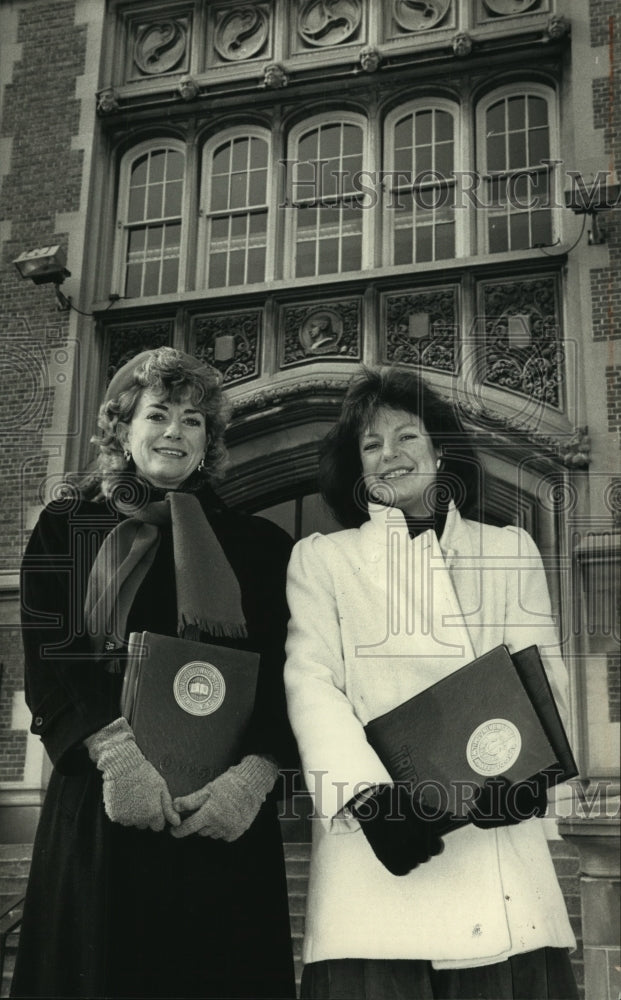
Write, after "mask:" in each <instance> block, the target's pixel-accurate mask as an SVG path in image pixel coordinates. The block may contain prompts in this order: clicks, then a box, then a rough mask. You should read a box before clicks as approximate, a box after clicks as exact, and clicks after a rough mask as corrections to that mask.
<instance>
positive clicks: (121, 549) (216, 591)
mask: <svg viewBox="0 0 621 1000" xmlns="http://www.w3.org/2000/svg"><path fill="white" fill-rule="evenodd" d="M166 524H172V537H173V551H174V561H175V579H176V586H177V630H178V633H179V635H180V636H182V637H184V638H188V639H189V638H192V639H195V638H198V634H199V633H200V632H201V631H202V632H208V633H209V635H211V636H213V637H214V638H222V637H228V638H242V637H245V636H246V635H247V632H246V623H245V621H244V616H243V612H242V606H241V593H240V589H239V584H238V582H237V577H236V576H235V574H234V573H233V570H232V569H231V566H230V565H229V562H228V560H227V558H226V556H225V554H224V552H223V551H222V547H221V545H220V543H219V541H218V539H217V538H216V536H215V533H214V531H213V528H212V527H211V525H210V524H209V521H208V520H207V518H206V517H205V514H204V513H203V509H202V507H201V505H200V503H199V501H198V499H197V497H196V496H193V495H192V494H191V493H176V492H170V493H167V494H166V495H165V497H164V499H163V500H160V501H155V502H152V503H149V504H147V505H146V506H145V507H142V508H140V509H138V510H135V511H132V513H131V517H129V518H127V520H125V521H122V522H121V523H120V524H118V525H117V526H116V528H115V529H114V530H113V531H111V532H110V534H109V535H108V536H107V537H106V539H105V540H104V543H103V545H102V546H101V548H100V549H99V551H98V553H97V556H96V557H95V562H94V563H93V567H92V569H91V572H90V576H89V580H88V587H87V592H86V601H85V614H86V624H87V628H88V632H89V635H90V638H91V645H92V649H93V652H94V653H95V655H96V656H100V657H102V658H106V659H108V658H110V657H112V656H114V654H115V653H118V652H120V651H121V650H124V649H125V629H126V626H127V618H128V615H129V612H130V609H131V606H132V604H133V602H134V599H135V597H136V594H137V592H138V589H139V587H140V585H141V583H142V582H143V580H144V578H145V576H146V575H147V573H148V571H149V569H150V568H151V566H152V565H153V561H154V559H155V555H156V552H157V549H158V546H159V543H160V526H162V525H166ZM112 669H118V667H113V668H112Z"/></svg>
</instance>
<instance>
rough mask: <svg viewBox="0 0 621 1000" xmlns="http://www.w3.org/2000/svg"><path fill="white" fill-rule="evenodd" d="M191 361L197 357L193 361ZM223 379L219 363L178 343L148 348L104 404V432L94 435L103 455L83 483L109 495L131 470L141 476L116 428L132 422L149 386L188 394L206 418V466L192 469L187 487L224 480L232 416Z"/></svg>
mask: <svg viewBox="0 0 621 1000" xmlns="http://www.w3.org/2000/svg"><path fill="white" fill-rule="evenodd" d="M190 360H191V361H192V362H194V363H193V364H192V365H191V364H190V363H189V361H190ZM221 382H222V379H221V376H220V373H219V372H218V371H216V369H215V368H212V367H211V366H210V365H208V364H206V363H204V364H203V363H200V362H199V361H198V359H195V358H192V359H190V358H189V356H188V355H187V354H184V353H183V352H181V351H177V350H175V348H173V347H160V348H157V349H156V350H154V351H150V352H148V353H145V358H144V361H142V362H140V363H139V364H138V365H137V366H136V367H135V369H134V370H133V371H131V372H130V375H129V384H128V385H127V386H126V387H125V386H124V388H123V389H122V390H121V391H120V392H118V393H115V395H113V396H110V395H106V398H105V399H104V402H103V403H102V404H101V406H100V408H99V415H98V418H97V426H98V427H99V428H100V430H101V434H96V435H94V436H93V437H92V438H91V444H94V445H95V447H96V448H97V449H98V455H97V458H96V462H95V469H94V471H93V473H92V474H91V476H90V477H89V481H88V483H86V484H84V485H90V486H92V487H99V490H100V492H101V494H103V495H104V496H110V495H111V493H112V492H113V491H114V489H115V487H116V486H117V485H120V484H121V482H125V483H126V482H127V476H128V474H132V475H134V476H137V475H138V474H137V472H136V470H135V468H134V466H133V462H132V461H131V460H130V463H129V465H128V463H127V461H126V459H125V457H124V449H123V445H122V444H121V442H120V440H119V437H118V434H117V428H118V425H119V423H123V424H126V423H130V422H131V420H132V417H133V415H134V413H135V410H136V405H137V403H138V400H139V399H140V396H141V395H142V393H143V392H144V390H145V389H149V390H150V391H151V392H153V393H155V394H156V395H158V396H161V397H162V398H163V399H167V400H170V401H171V402H173V403H176V402H180V401H181V400H185V399H186V398H187V396H188V394H189V399H190V400H191V403H192V406H194V407H196V409H197V410H199V411H200V413H202V414H203V415H204V417H205V425H206V429H207V449H206V453H205V458H204V461H203V468H202V469H201V470H200V471H199V470H198V469H197V470H196V471H195V472H193V473H192V475H191V476H190V478H189V480H187V481H186V484H185V487H186V488H189V489H198V488H200V486H202V485H203V483H205V482H206V481H208V482H209V481H214V480H216V479H219V478H220V477H221V475H222V472H223V469H224V467H225V465H226V462H227V452H226V447H225V444H224V433H225V430H226V425H227V422H228V417H229V407H228V404H227V401H226V399H225V396H224V392H223V389H222V385H221ZM113 384H114V383H111V387H112V386H113Z"/></svg>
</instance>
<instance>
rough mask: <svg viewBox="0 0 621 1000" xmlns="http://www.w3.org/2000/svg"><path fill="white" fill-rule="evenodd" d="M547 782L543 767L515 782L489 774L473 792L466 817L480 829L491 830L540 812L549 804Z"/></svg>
mask: <svg viewBox="0 0 621 1000" xmlns="http://www.w3.org/2000/svg"><path fill="white" fill-rule="evenodd" d="M549 783H550V782H549V779H548V776H547V775H546V772H545V771H542V772H541V774H540V775H537V777H536V778H531V779H530V780H529V781H519V782H517V783H516V784H514V785H512V784H511V782H510V781H509V780H508V778H504V777H499V778H489V779H488V780H487V781H486V782H484V784H483V785H482V787H481V788H480V789H479V790H478V792H477V793H476V794H475V796H474V800H473V804H472V806H471V808H470V811H469V813H468V818H469V819H470V821H471V822H472V823H473V824H474V825H475V826H478V827H479V829H481V830H491V829H492V828H493V827H495V826H515V825H516V823H521V822H522V820H524V819H532V817H533V816H543V815H544V814H545V811H546V809H547V807H548V796H547V790H548V786H549Z"/></svg>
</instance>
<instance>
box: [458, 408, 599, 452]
mask: <svg viewBox="0 0 621 1000" xmlns="http://www.w3.org/2000/svg"><path fill="white" fill-rule="evenodd" d="M459 409H460V410H461V411H462V412H463V414H464V415H465V416H468V417H469V418H470V420H471V422H472V423H473V424H474V425H475V426H477V427H480V428H484V429H485V430H488V431H493V432H494V433H500V434H502V435H505V436H506V437H507V439H509V440H510V441H511V442H512V443H513V441H514V440H515V439H516V438H517V440H518V441H522V442H523V443H524V445H532V446H533V447H534V448H535V449H536V450H537V452H539V453H540V454H541V455H547V456H548V457H551V458H554V459H556V460H557V461H559V462H560V463H561V464H562V465H564V466H566V467H567V468H570V469H576V468H586V466H588V465H589V463H590V461H591V454H590V450H591V445H590V440H589V438H588V435H587V434H586V428H585V427H577V428H574V429H573V430H572V431H571V432H570V433H569V434H568V435H567V436H566V435H563V434H560V435H559V436H558V437H554V436H553V435H551V434H543V433H542V432H541V431H538V430H537V429H536V428H534V427H532V426H531V425H530V424H529V423H528V421H525V420H520V419H519V418H518V417H507V416H506V415H505V414H501V413H497V412H496V411H495V410H492V409H491V408H490V407H487V406H483V405H482V403H481V402H480V400H477V401H476V403H471V402H468V401H467V400H466V399H464V398H463V397H460V400H459ZM576 440H578V441H580V442H581V445H580V448H579V449H577V450H576V449H575V448H574V447H573V446H572V444H571V443H570V442H573V441H576Z"/></svg>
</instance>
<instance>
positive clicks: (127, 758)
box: [84, 718, 181, 830]
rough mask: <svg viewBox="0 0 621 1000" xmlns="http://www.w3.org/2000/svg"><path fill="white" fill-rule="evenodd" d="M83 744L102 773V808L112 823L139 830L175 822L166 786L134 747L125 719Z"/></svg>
mask: <svg viewBox="0 0 621 1000" xmlns="http://www.w3.org/2000/svg"><path fill="white" fill-rule="evenodd" d="M84 743H85V746H86V748H87V750H88V754H89V757H90V758H91V760H92V761H93V762H94V763H95V764H96V765H97V767H98V768H99V770H100V771H101V772H102V773H103V798H104V807H105V810H106V814H107V816H108V818H109V819H111V820H112V822H113V823H120V824H121V826H136V827H138V829H139V830H146V829H148V828H150V829H151V830H163V829H164V827H165V825H166V822H167V821H168V822H169V823H171V824H172V825H173V826H178V825H179V823H180V822H181V820H180V817H179V813H178V812H177V811H176V810H175V809H173V804H172V798H171V795H170V792H169V791H168V786H167V785H166V782H165V781H164V779H163V778H162V776H161V774H160V773H159V772H158V771H156V769H155V768H154V767H153V765H152V764H150V763H149V761H148V760H147V759H146V757H145V756H144V754H143V753H142V751H141V750H140V748H139V747H138V744H137V743H136V740H135V738H134V733H133V730H132V728H131V726H130V724H129V723H128V721H127V719H123V718H119V719H115V720H114V722H111V723H110V724H109V725H108V726H104V728H103V729H100V730H99V731H98V732H96V733H93V735H92V736H89V737H88V738H87V739H85V740H84Z"/></svg>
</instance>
